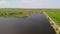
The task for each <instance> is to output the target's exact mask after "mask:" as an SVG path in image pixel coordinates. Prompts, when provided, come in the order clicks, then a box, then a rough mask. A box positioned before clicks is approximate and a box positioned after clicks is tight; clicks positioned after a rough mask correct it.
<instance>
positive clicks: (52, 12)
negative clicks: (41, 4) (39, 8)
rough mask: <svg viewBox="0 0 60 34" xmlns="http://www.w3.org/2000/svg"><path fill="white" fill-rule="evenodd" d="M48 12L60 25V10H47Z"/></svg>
mask: <svg viewBox="0 0 60 34" xmlns="http://www.w3.org/2000/svg"><path fill="white" fill-rule="evenodd" d="M46 12H47V14H48V15H49V16H50V17H51V18H52V19H53V20H54V21H55V22H56V24H57V25H59V26H60V10H46Z"/></svg>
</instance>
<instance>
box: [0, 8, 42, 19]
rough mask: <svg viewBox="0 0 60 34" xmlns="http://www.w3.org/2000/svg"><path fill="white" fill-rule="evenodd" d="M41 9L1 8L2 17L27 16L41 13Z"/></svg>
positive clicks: (0, 14)
mask: <svg viewBox="0 0 60 34" xmlns="http://www.w3.org/2000/svg"><path fill="white" fill-rule="evenodd" d="M40 12H41V11H40V10H25V9H0V17H9V18H12V17H13V18H25V17H28V16H30V15H31V13H40Z"/></svg>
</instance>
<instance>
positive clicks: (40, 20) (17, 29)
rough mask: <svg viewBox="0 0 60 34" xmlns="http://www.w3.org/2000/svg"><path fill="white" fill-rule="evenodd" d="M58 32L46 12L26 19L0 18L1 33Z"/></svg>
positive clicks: (32, 33) (43, 33)
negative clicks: (47, 17)
mask: <svg viewBox="0 0 60 34" xmlns="http://www.w3.org/2000/svg"><path fill="white" fill-rule="evenodd" d="M5 33H6V34H56V32H55V31H54V29H53V28H52V26H51V25H50V23H49V21H48V20H47V19H46V17H45V15H44V14H33V15H31V16H29V17H27V18H25V19H22V18H10V19H9V18H0V34H5Z"/></svg>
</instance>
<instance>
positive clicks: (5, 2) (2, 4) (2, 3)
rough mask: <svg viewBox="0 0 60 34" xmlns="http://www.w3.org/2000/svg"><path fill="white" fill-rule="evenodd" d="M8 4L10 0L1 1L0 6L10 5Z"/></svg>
mask: <svg viewBox="0 0 60 34" xmlns="http://www.w3.org/2000/svg"><path fill="white" fill-rule="evenodd" d="M8 5H9V2H8V1H5V0H2V1H0V6H8Z"/></svg>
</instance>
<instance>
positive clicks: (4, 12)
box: [0, 9, 60, 26]
mask: <svg viewBox="0 0 60 34" xmlns="http://www.w3.org/2000/svg"><path fill="white" fill-rule="evenodd" d="M42 11H46V12H47V14H48V15H49V16H50V17H51V18H52V19H53V20H54V21H55V22H56V23H57V24H58V25H59V26H60V9H55V10H54V9H45V10H43V9H28V10H27V9H0V17H6V18H7V17H8V18H12V17H13V18H25V17H28V16H30V15H31V14H32V13H41V12H42Z"/></svg>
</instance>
